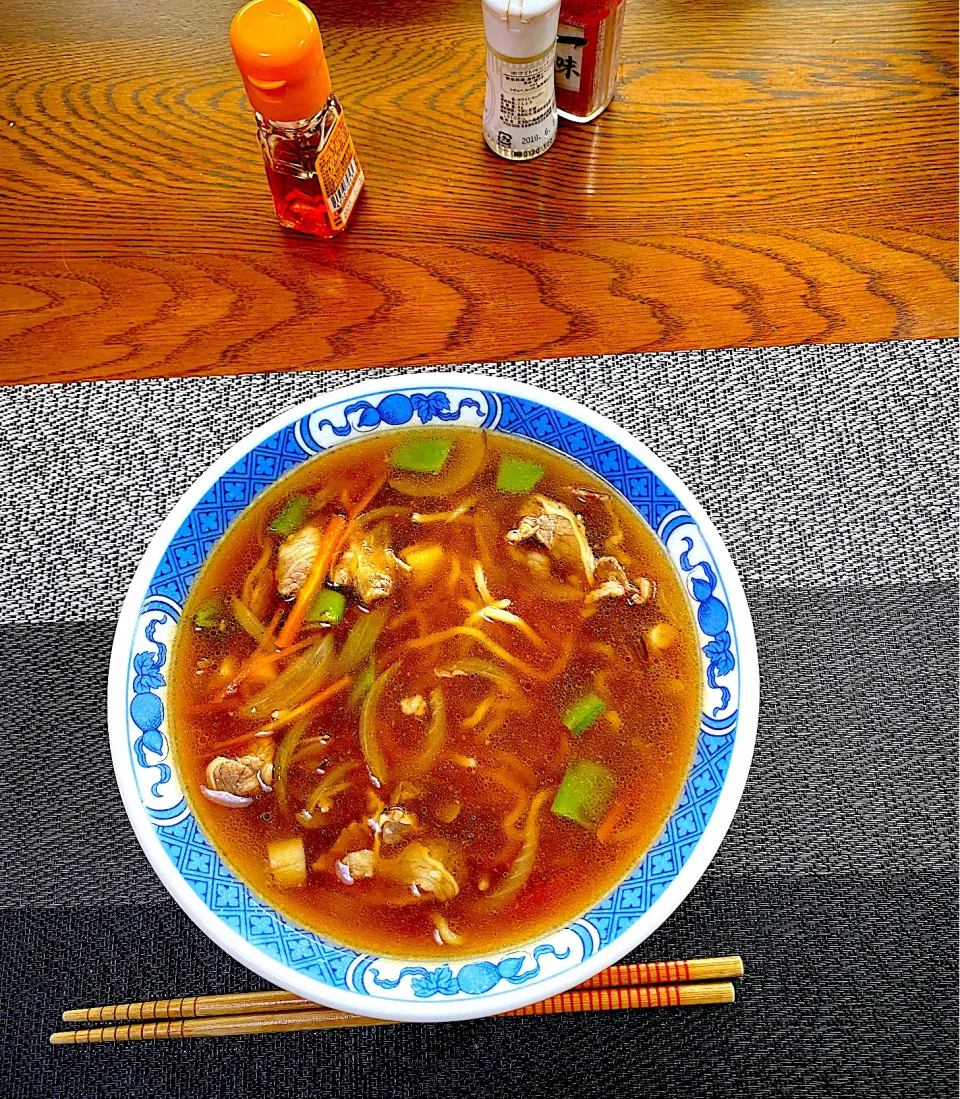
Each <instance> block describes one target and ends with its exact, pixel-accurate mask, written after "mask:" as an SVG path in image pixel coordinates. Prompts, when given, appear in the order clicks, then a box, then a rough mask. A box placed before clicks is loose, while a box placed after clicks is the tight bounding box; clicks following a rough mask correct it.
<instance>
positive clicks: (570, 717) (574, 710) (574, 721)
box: [563, 693, 607, 736]
mask: <svg viewBox="0 0 960 1099" xmlns="http://www.w3.org/2000/svg"><path fill="white" fill-rule="evenodd" d="M606 710H607V704H606V702H604V701H603V699H602V698H600V697H598V696H597V695H595V694H592V693H591V694H586V695H584V696H583V698H579V699H577V701H576V702H574V704H573V705H572V706H571V707H570V709H569V710H567V712H566V714H565V715H564V718H563V723H564V725H566V727H567V728H568V729H569V730H570V732H571V733H573V735H574V736H580V735H581V734H582V733H585V732H586V731H587V729H589V728H590V726H591V725H592V724H593V723H594V722H595V721H596V720H597V718H598V717H600V715H601V714H603V713H606Z"/></svg>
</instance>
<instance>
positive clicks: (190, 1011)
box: [50, 955, 743, 1045]
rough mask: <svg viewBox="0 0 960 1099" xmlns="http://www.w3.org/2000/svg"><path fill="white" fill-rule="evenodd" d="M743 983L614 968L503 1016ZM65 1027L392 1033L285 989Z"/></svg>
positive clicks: (114, 1011)
mask: <svg viewBox="0 0 960 1099" xmlns="http://www.w3.org/2000/svg"><path fill="white" fill-rule="evenodd" d="M742 976H743V961H742V960H741V959H740V958H739V957H737V956H736V955H734V956H732V957H727V958H694V959H691V960H689V961H680V962H642V963H640V964H638V965H614V966H611V967H610V968H609V969H604V970H602V971H601V972H600V973H598V974H597V975H596V976H595V977H591V978H590V980H589V981H584V983H583V984H580V985H577V987H576V988H573V989H571V990H570V991H569V992H564V993H561V994H560V995H559V996H551V997H550V999H548V1000H541V1001H539V1002H538V1003H535V1004H530V1005H529V1006H528V1007H522V1008H517V1009H516V1010H515V1011H505V1012H503V1016H504V1017H506V1016H510V1015H560V1014H566V1013H568V1012H580V1011H618V1010H622V1009H625V1008H642V1007H690V1006H693V1005H698V1004H731V1003H733V1001H734V998H735V994H734V990H733V985H732V984H731V983H730V980H729V978H732V977H742ZM724 978H727V979H724ZM63 1020H64V1022H67V1023H120V1024H122V1025H119V1026H95V1027H89V1028H88V1029H84V1030H61V1031H58V1032H57V1033H56V1034H51V1035H50V1042H51V1044H52V1045H86V1044H93V1043H101V1042H130V1041H133V1042H136V1041H147V1040H151V1039H158V1038H214V1037H221V1036H223V1035H230V1034H278V1033H283V1032H287V1031H295V1030H335V1029H337V1028H340V1027H356V1026H385V1025H395V1024H394V1023H393V1020H390V1019H372V1018H368V1017H367V1016H364V1015H350V1014H348V1013H347V1012H345V1011H331V1010H329V1009H327V1008H323V1007H321V1006H320V1005H318V1004H315V1003H313V1001H311V1000H304V999H302V998H301V997H300V996H295V995H294V994H293V993H292V992H284V991H282V990H281V989H273V990H271V991H269V992H240V993H234V994H232V995H228V996H185V997H183V998H181V999H176V1000H149V1001H146V1002H143V1003H135V1004H113V1005H110V1006H107V1007H85V1008H74V1009H71V1010H70V1011H65V1012H64V1013H63Z"/></svg>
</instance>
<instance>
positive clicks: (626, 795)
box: [596, 789, 633, 843]
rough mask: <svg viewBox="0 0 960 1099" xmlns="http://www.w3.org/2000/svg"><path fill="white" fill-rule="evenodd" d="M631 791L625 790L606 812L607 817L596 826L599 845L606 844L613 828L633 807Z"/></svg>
mask: <svg viewBox="0 0 960 1099" xmlns="http://www.w3.org/2000/svg"><path fill="white" fill-rule="evenodd" d="M632 794H633V791H632V790H629V789H628V790H625V791H624V792H623V794H621V795H620V797H618V798H617V800H616V801H615V802H614V803H613V805H611V806H610V808H609V809H608V810H607V815H606V816H605V817H604V818H603V820H602V821H600V823H599V824H598V825H597V833H596V834H597V839H598V840H599V841H600V843H606V842H607V840H609V839H610V836H611V835H612V834H613V830H614V828H616V827H617V825H618V824H619V823H620V821H622V820H623V818H624V817H625V816H626V815H627V810H628V809H629V808H630V807H631V806H632V805H633V797H632Z"/></svg>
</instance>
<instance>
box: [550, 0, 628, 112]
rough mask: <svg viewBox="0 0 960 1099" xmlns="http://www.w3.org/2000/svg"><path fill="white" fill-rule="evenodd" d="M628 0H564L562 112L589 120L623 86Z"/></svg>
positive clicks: (559, 74)
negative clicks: (621, 68) (619, 75)
mask: <svg viewBox="0 0 960 1099" xmlns="http://www.w3.org/2000/svg"><path fill="white" fill-rule="evenodd" d="M625 7H626V0H561V4H560V26H559V28H558V29H557V60H556V86H557V113H558V114H559V115H560V116H561V118H566V119H569V120H570V121H571V122H589V121H591V119H594V118H596V117H597V115H598V114H600V113H601V111H604V110H605V109H606V108H607V105H608V104H609V103H610V100H611V99H613V92H614V89H615V88H616V84H617V66H618V65H619V63H620V40H621V38H622V36H623V15H624V8H625Z"/></svg>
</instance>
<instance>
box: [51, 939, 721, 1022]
mask: <svg viewBox="0 0 960 1099" xmlns="http://www.w3.org/2000/svg"><path fill="white" fill-rule="evenodd" d="M742 976H743V960H742V959H741V958H740V957H738V956H737V955H732V956H730V957H725V958H691V959H689V960H687V961H677V962H640V963H638V964H635V965H612V966H610V968H609V969H603V970H601V971H600V972H599V973H598V974H597V975H596V976H595V977H591V978H590V979H589V980H588V981H584V982H583V984H579V985H577V987H576V989H575V990H573V991H586V990H588V989H596V988H629V987H637V986H639V985H654V984H666V983H681V982H683V983H689V982H691V981H717V980H722V979H728V978H731V977H742ZM321 1006H322V1005H320V1004H315V1003H314V1002H313V1001H312V1000H305V999H303V998H302V997H300V996H296V995H294V994H293V993H292V992H284V991H283V990H282V989H279V988H275V989H270V991H268V992H236V993H232V994H230V995H226V996H183V997H180V998H179V999H173V1000H146V1001H144V1002H142V1003H134V1004H110V1005H108V1006H106V1007H80V1008H71V1009H70V1010H69V1011H65V1012H64V1013H63V1021H64V1022H65V1023H111V1022H120V1023H126V1022H139V1021H149V1020H154V1019H202V1018H208V1017H212V1016H220V1015H251V1014H262V1013H264V1012H274V1011H292V1010H295V1009H298V1008H303V1009H310V1010H312V1011H315V1010H316V1009H317V1008H318V1007H321Z"/></svg>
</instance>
